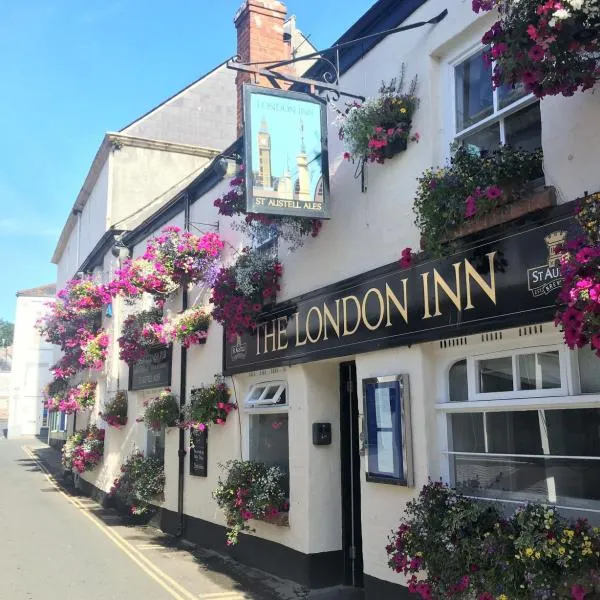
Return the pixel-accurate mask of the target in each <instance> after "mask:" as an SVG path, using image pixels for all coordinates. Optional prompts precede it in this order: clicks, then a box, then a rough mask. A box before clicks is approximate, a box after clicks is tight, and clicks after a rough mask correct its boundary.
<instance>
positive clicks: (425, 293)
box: [421, 273, 431, 319]
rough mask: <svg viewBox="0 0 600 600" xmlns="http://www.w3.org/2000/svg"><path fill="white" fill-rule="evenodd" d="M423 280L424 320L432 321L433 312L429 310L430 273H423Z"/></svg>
mask: <svg viewBox="0 0 600 600" xmlns="http://www.w3.org/2000/svg"><path fill="white" fill-rule="evenodd" d="M421 277H422V278H423V307H424V308H425V311H424V313H423V319H431V311H430V310H429V273H422V274H421Z"/></svg>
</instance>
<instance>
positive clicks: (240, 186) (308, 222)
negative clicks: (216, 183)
mask: <svg viewBox="0 0 600 600" xmlns="http://www.w3.org/2000/svg"><path fill="white" fill-rule="evenodd" d="M240 171H241V172H243V171H244V166H243V165H241V166H240ZM214 205H215V206H216V207H217V208H218V209H219V214H220V215H223V216H226V217H233V216H238V215H241V216H244V217H245V218H244V220H243V221H241V222H239V221H234V222H233V223H232V227H233V228H234V229H236V230H238V231H240V232H241V233H243V234H244V235H245V236H246V237H247V238H253V239H258V240H262V239H269V238H271V237H277V238H278V239H280V240H283V241H285V242H287V244H288V249H289V250H291V251H293V250H296V249H297V248H299V247H301V246H302V245H303V244H304V238H305V237H306V236H309V235H310V236H311V237H317V236H318V235H319V232H320V231H321V227H322V225H323V221H321V219H307V218H306V217H293V216H284V215H265V214H259V213H247V212H246V187H245V181H244V177H243V175H242V174H240V175H239V176H237V177H234V178H232V179H231V181H230V182H229V191H228V192H227V193H226V194H224V195H223V196H221V197H220V198H217V199H216V200H215V201H214Z"/></svg>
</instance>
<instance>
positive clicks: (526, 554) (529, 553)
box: [525, 548, 533, 556]
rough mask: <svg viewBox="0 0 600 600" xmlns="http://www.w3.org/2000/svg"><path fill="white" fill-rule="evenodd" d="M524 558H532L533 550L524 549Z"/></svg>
mask: <svg viewBox="0 0 600 600" xmlns="http://www.w3.org/2000/svg"><path fill="white" fill-rule="evenodd" d="M525 556H533V548H526V549H525Z"/></svg>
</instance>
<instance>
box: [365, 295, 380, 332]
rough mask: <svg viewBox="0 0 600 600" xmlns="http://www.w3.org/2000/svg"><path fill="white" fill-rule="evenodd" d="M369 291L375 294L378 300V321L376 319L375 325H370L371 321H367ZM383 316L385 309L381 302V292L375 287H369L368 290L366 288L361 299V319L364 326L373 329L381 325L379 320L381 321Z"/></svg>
mask: <svg viewBox="0 0 600 600" xmlns="http://www.w3.org/2000/svg"><path fill="white" fill-rule="evenodd" d="M371 293H373V294H375V295H376V296H377V299H378V300H379V321H377V323H376V324H375V325H371V323H369V320H368V319H367V301H368V299H369V294H371ZM384 316H385V309H384V303H383V296H382V295H381V292H380V291H379V290H378V289H377V288H371V289H370V290H367V293H366V294H365V295H364V297H363V301H362V320H363V323H364V324H365V327H366V328H367V329H369V330H370V331H375V330H376V329H377V328H378V327H379V326H380V325H381V321H383V317H384Z"/></svg>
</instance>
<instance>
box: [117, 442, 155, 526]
mask: <svg viewBox="0 0 600 600" xmlns="http://www.w3.org/2000/svg"><path fill="white" fill-rule="evenodd" d="M164 489H165V470H164V464H163V461H162V460H160V459H158V458H156V457H154V456H148V457H145V456H144V454H143V453H142V452H139V451H136V452H134V453H133V454H132V455H131V456H130V457H128V458H127V460H126V461H125V462H124V463H123V465H122V466H121V475H120V476H119V477H118V478H117V479H115V480H114V482H113V487H112V488H111V490H110V495H111V496H116V497H117V498H119V500H121V501H122V502H123V503H124V504H126V505H127V506H129V507H130V511H131V514H133V515H141V514H144V513H145V512H147V511H148V509H149V508H150V507H149V503H150V502H151V501H152V500H154V499H156V498H157V496H160V495H161V494H162V493H163V492H164Z"/></svg>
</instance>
